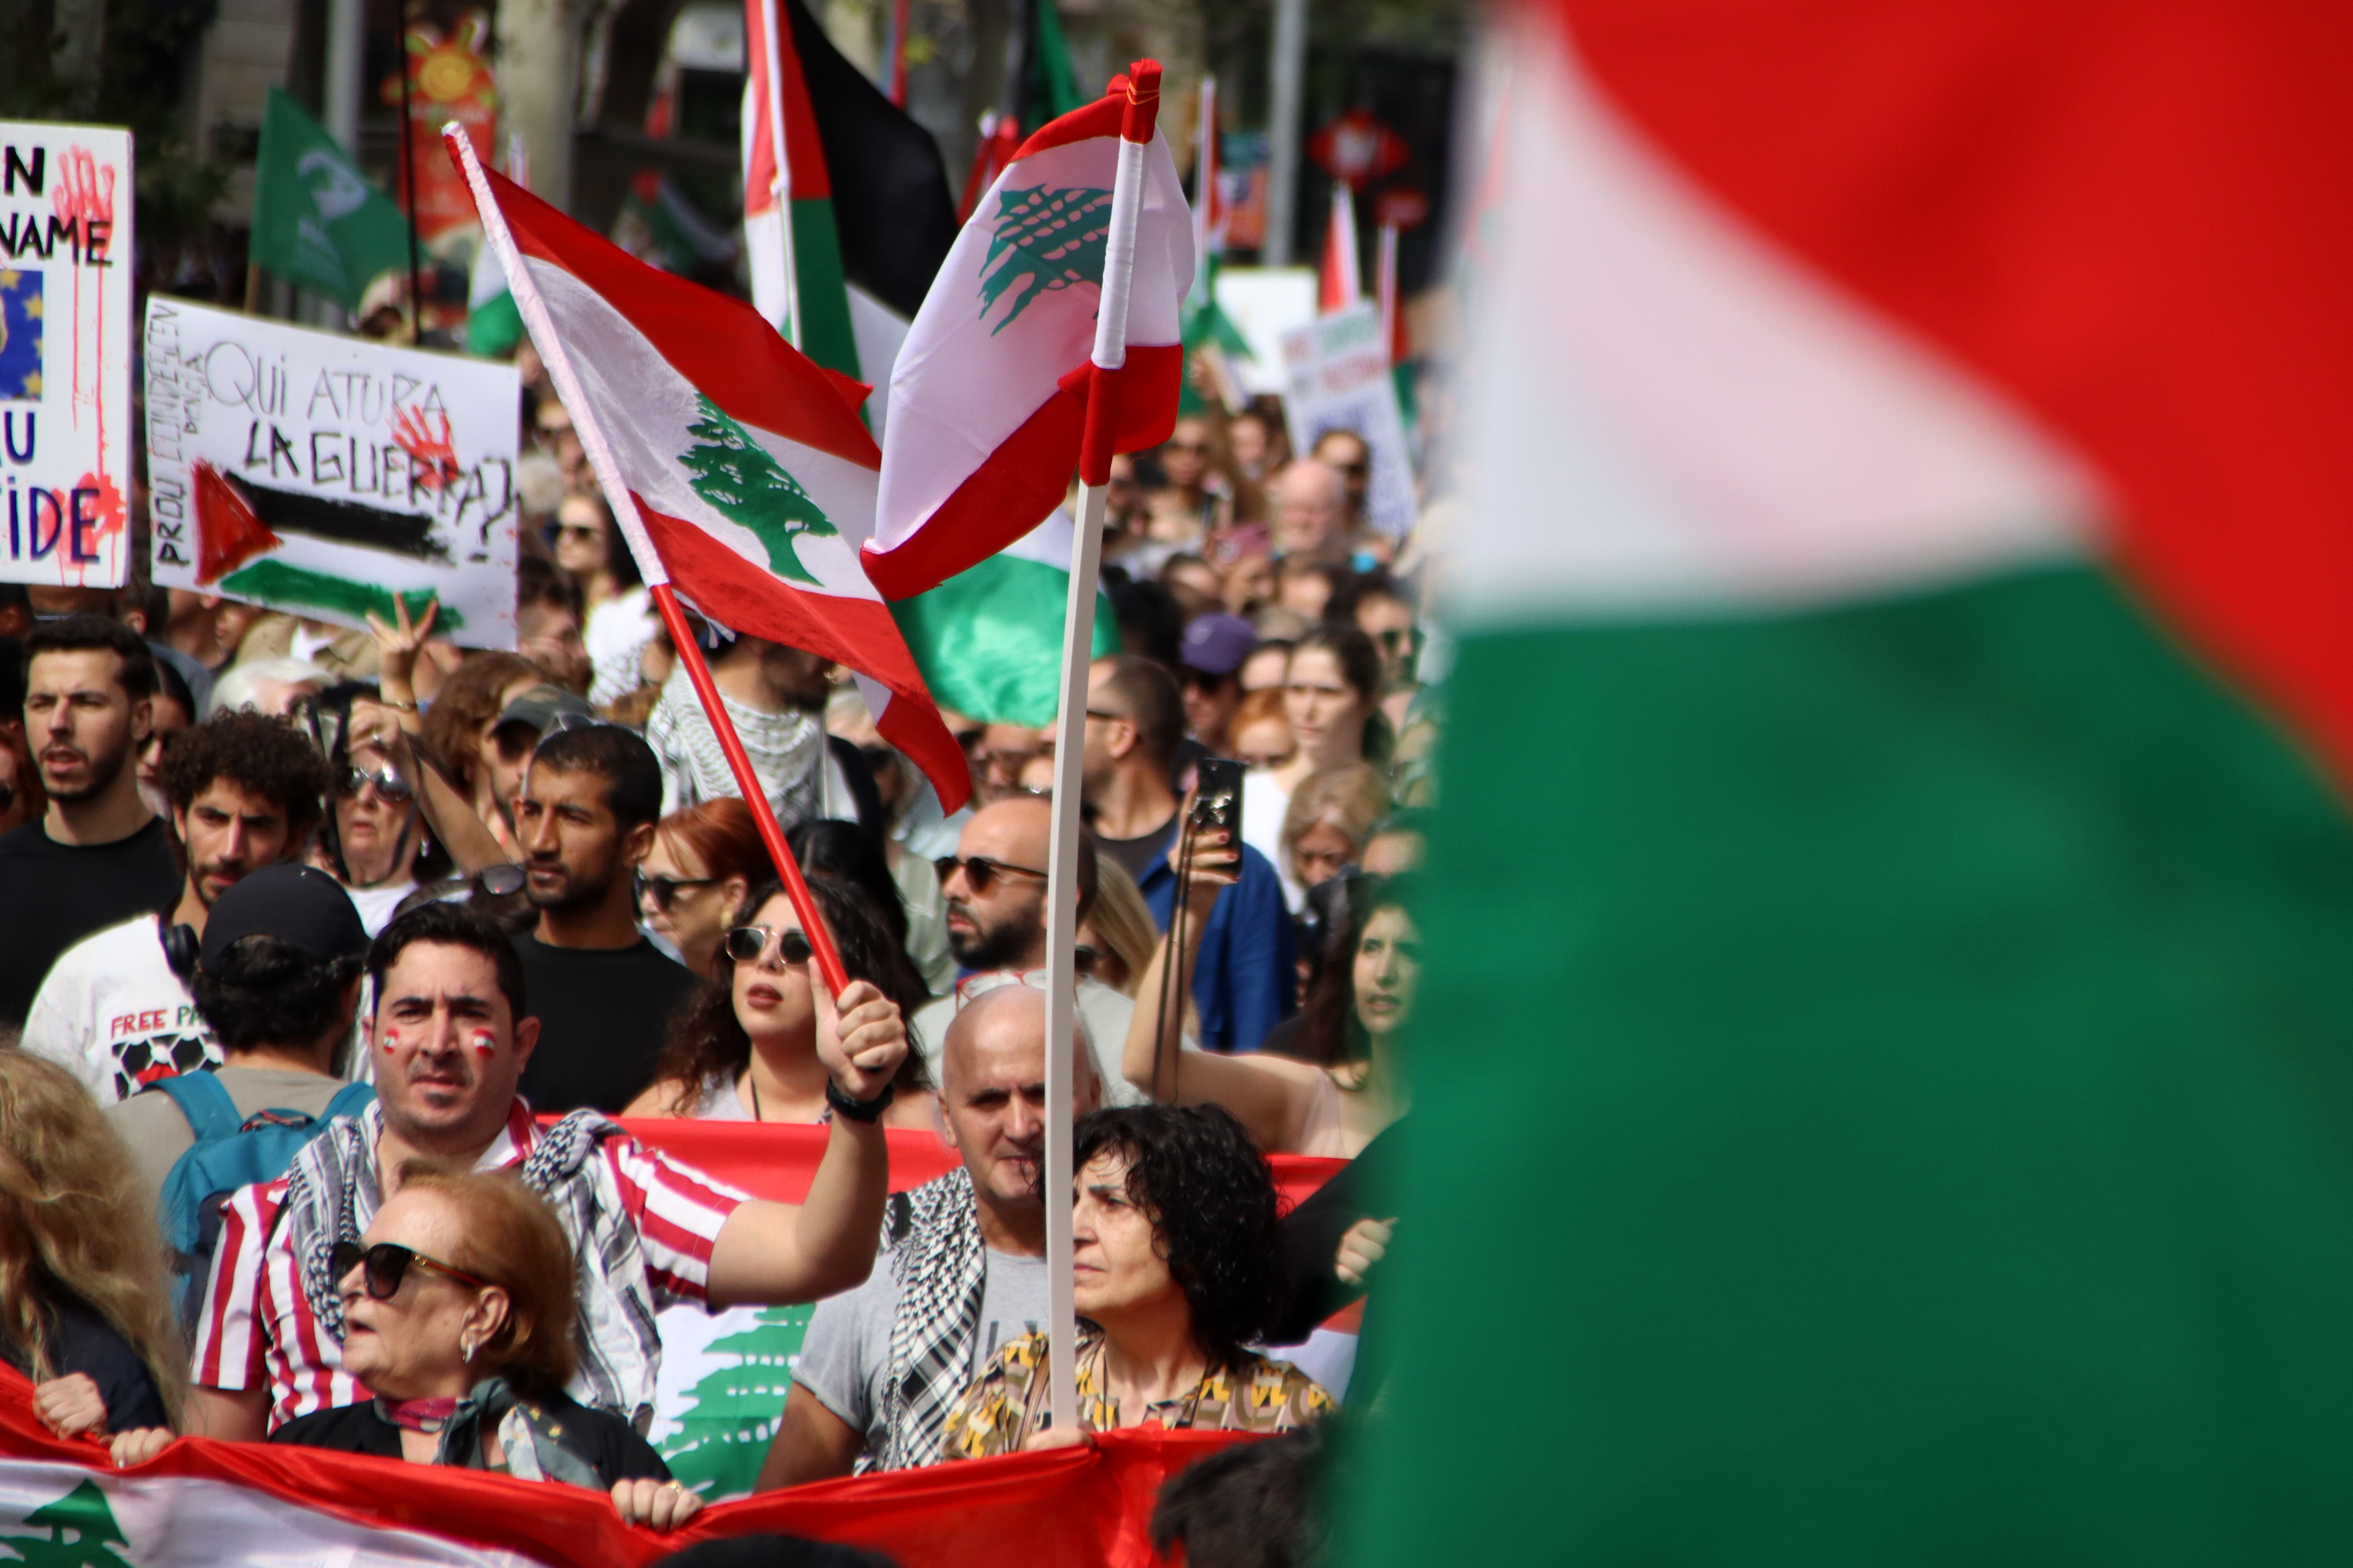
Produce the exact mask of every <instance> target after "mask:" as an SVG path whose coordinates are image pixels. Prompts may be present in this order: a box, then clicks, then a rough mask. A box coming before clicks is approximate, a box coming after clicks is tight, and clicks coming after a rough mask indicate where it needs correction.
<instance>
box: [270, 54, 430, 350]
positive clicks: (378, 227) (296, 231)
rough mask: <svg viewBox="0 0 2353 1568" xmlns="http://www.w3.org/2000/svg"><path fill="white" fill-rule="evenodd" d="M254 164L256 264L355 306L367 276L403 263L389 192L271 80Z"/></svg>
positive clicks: (402, 228)
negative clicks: (369, 178)
mask: <svg viewBox="0 0 2353 1568" xmlns="http://www.w3.org/2000/svg"><path fill="white" fill-rule="evenodd" d="M257 164H258V166H257V168H256V171H255V179H254V191H253V240H252V249H251V252H250V254H251V255H252V257H253V259H254V260H255V261H256V262H257V263H259V265H260V266H262V267H265V268H269V270H270V271H272V272H274V273H276V274H277V275H278V276H279V277H280V278H283V279H287V280H288V281H289V282H291V283H295V284H298V285H300V286H301V287H302V288H305V289H311V290H312V291H313V292H315V293H320V294H324V295H325V296H326V297H327V298H329V299H331V300H335V301H336V302H338V303H339V304H341V305H342V306H343V309H345V310H358V309H359V304H360V297H361V296H362V295H363V294H364V293H365V292H366V291H367V286H368V285H369V284H370V283H372V282H374V281H375V279H377V278H378V277H380V276H381V275H383V274H384V273H386V272H389V271H392V270H394V269H395V268H402V267H406V266H407V265H408V220H407V219H406V218H405V217H403V216H401V213H400V209H399V208H398V207H396V206H395V205H393V203H392V198H391V197H389V196H387V195H385V194H384V193H383V192H382V191H380V190H378V189H376V188H375V186H374V185H372V184H368V182H367V179H366V177H365V176H364V175H363V174H361V173H360V171H359V166H358V165H357V164H355V163H353V162H352V161H351V158H350V157H349V156H348V155H347V154H345V153H344V152H343V149H342V148H341V147H339V146H337V145H336V144H335V139H334V138H333V137H332V136H330V135H328V134H327V132H326V131H325V129H324V128H323V127H322V126H321V125H320V124H319V122H318V121H315V120H313V119H311V117H310V116H309V115H307V114H305V113H303V112H302V107H301V105H300V104H298V103H296V102H295V101H294V100H292V99H291V98H290V97H288V96H287V95H286V94H285V93H284V92H283V91H281V90H280V89H277V88H274V87H273V88H271V89H269V110H268V112H267V113H266V114H265V115H264V116H263V117H262V121H261V153H260V156H259V159H258V160H257Z"/></svg>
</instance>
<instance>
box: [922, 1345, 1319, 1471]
mask: <svg viewBox="0 0 2353 1568" xmlns="http://www.w3.org/2000/svg"><path fill="white" fill-rule="evenodd" d="M1103 1349H1104V1342H1103V1331H1101V1330H1099V1329H1082V1330H1081V1331H1080V1333H1079V1425H1080V1426H1083V1427H1085V1428H1086V1429H1087V1430H1088V1431H1090V1432H1101V1431H1105V1430H1107V1429H1109V1428H1110V1427H1112V1426H1115V1425H1116V1424H1117V1422H1116V1419H1115V1417H1114V1415H1113V1408H1112V1402H1111V1397H1110V1395H1109V1394H1108V1393H1106V1392H1105V1383H1106V1381H1107V1380H1106V1379H1105V1377H1104V1373H1103ZM1047 1382H1048V1379H1047V1376H1046V1336H1045V1334H1044V1333H1042V1332H1039V1333H1029V1334H1023V1335H1022V1336H1021V1337H1020V1338H1018V1339H1015V1340H1008V1341H1007V1342H1005V1343H1004V1344H1002V1345H1000V1346H998V1347H997V1353H996V1354H995V1355H993V1356H991V1357H989V1358H988V1363H987V1365H986V1366H984V1367H982V1368H981V1369H980V1375H979V1376H977V1377H976V1378H974V1379H973V1381H972V1386H971V1387H969V1388H967V1389H965V1391H964V1393H963V1394H962V1395H961V1396H959V1397H958V1398H957V1400H956V1402H955V1407H954V1408H953V1409H951V1410H950V1411H949V1412H948V1426H947V1436H946V1439H945V1442H944V1445H943V1448H944V1453H945V1455H946V1457H947V1458H951V1459H986V1458H989V1457H990V1456H991V1455H995V1454H1012V1453H1018V1452H1019V1451H1020V1447H1021V1445H1022V1443H1023V1442H1024V1441H1025V1440H1026V1439H1027V1438H1028V1437H1029V1435H1030V1434H1031V1433H1033V1432H1036V1431H1039V1430H1040V1429H1042V1428H1044V1427H1047V1426H1052V1425H1053V1424H1054V1418H1053V1410H1052V1404H1051V1400H1050V1396H1049V1394H1048V1392H1047ZM1333 1408H1334V1405H1333V1403H1332V1396H1331V1395H1330V1394H1326V1393H1324V1391H1323V1390H1322V1389H1321V1388H1318V1387H1317V1386H1316V1385H1315V1380H1314V1378H1311V1377H1309V1376H1308V1375H1307V1374H1306V1373H1303V1372H1302V1371H1300V1370H1299V1369H1298V1368H1297V1367H1295V1366H1293V1365H1292V1364H1291V1363H1289V1362H1287V1361H1269V1360H1268V1359H1267V1358H1266V1357H1264V1356H1262V1355H1255V1354H1252V1353H1251V1352H1249V1351H1244V1352H1242V1354H1241V1360H1240V1362H1239V1363H1237V1364H1235V1365H1233V1366H1230V1367H1224V1368H1220V1369H1219V1370H1218V1371H1215V1372H1211V1373H1207V1374H1205V1375H1204V1376H1203V1377H1202V1379H1201V1381H1200V1382H1199V1383H1198V1384H1194V1386H1193V1391H1192V1392H1191V1393H1189V1394H1185V1395H1183V1396H1181V1397H1179V1398H1176V1399H1169V1400H1164V1401H1162V1402H1161V1403H1159V1404H1157V1405H1151V1406H1149V1407H1148V1408H1146V1409H1145V1413H1144V1418H1143V1421H1137V1422H1134V1423H1132V1425H1134V1426H1142V1425H1143V1424H1144V1422H1145V1421H1157V1422H1159V1423H1160V1425H1161V1426H1166V1427H1167V1428H1169V1429H1170V1430H1172V1431H1176V1430H1185V1429H1188V1428H1189V1429H1192V1430H1196V1431H1203V1432H1288V1431H1290V1430H1291V1429H1292V1428H1293V1427H1294V1426H1304V1425H1305V1424H1306V1423H1308V1422H1310V1421H1313V1420H1314V1419H1315V1418H1316V1417H1318V1416H1320V1415H1329V1414H1331V1412H1332V1410H1333Z"/></svg>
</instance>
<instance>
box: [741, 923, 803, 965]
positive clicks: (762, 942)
mask: <svg viewBox="0 0 2353 1568" xmlns="http://www.w3.org/2000/svg"><path fill="white" fill-rule="evenodd" d="M771 936H774V937H775V938H776V955H777V956H778V957H779V958H782V959H783V960H784V961H785V962H786V963H790V964H794V965H796V966H797V965H799V964H804V963H807V962H808V961H809V960H810V959H811V958H813V957H815V956H816V954H817V949H815V948H813V947H811V946H810V945H809V939H808V935H807V932H805V931H769V930H768V928H767V927H766V926H734V927H731V928H730V929H729V931H728V932H727V956H728V957H730V958H732V959H733V960H734V961H735V962H736V963H758V962H759V960H760V955H761V954H762V953H764V952H767V951H768V939H769V938H770V937H771Z"/></svg>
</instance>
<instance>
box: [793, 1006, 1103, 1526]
mask: <svg viewBox="0 0 2353 1568" xmlns="http://www.w3.org/2000/svg"><path fill="white" fill-rule="evenodd" d="M1085 1044H1086V1041H1085V1035H1084V1032H1083V1028H1082V1030H1081V1032H1080V1034H1079V1038H1078V1045H1079V1047H1080V1048H1079V1050H1078V1051H1077V1053H1076V1057H1075V1059H1074V1063H1073V1067H1074V1070H1075V1072H1076V1074H1077V1077H1076V1080H1075V1082H1074V1083H1073V1085H1072V1091H1073V1099H1074V1100H1075V1101H1076V1113H1077V1114H1078V1115H1080V1116H1083V1115H1085V1114H1086V1113H1087V1112H1088V1111H1090V1110H1093V1109H1094V1108H1095V1105H1096V1102H1097V1100H1098V1099H1099V1098H1100V1089H1099V1083H1100V1080H1099V1079H1098V1078H1097V1076H1096V1074H1095V1071H1094V1068H1093V1058H1092V1055H1091V1054H1090V1053H1089V1052H1088V1051H1087V1050H1086V1048H1085ZM941 1068H942V1079H941V1085H940V1110H941V1130H940V1135H941V1137H942V1139H943V1140H944V1141H945V1142H946V1143H947V1144H948V1146H949V1147H951V1148H953V1149H954V1150H955V1151H956V1152H957V1153H958V1154H959V1155H961V1156H962V1157H963V1159H964V1165H963V1168H962V1169H960V1170H956V1171H951V1172H950V1173H947V1174H946V1175H944V1176H942V1177H940V1178H939V1179H938V1180H936V1181H932V1182H926V1183H925V1184H923V1185H922V1186H920V1187H917V1188H916V1189H915V1190H914V1191H913V1192H912V1193H906V1194H893V1196H892V1199H891V1206H890V1209H889V1211H888V1213H887V1214H886V1215H885V1216H884V1219H883V1226H882V1228H883V1237H882V1245H883V1247H884V1248H885V1251H884V1253H883V1255H882V1258H881V1261H880V1264H879V1266H878V1267H877V1268H875V1270H874V1272H873V1273H872V1274H871V1275H870V1276H869V1277H868V1278H867V1281H866V1283H865V1284H863V1285H861V1286H860V1287H859V1288H858V1289H854V1290H851V1291H849V1292H848V1293H846V1294H844V1295H840V1296H836V1297H833V1298H832V1299H831V1300H826V1301H821V1302H819V1303H818V1309H817V1312H816V1314H815V1315H814V1316H813V1317H812V1318H811V1319H810V1321H809V1328H808V1337H807V1339H805V1340H804V1341H802V1342H801V1353H800V1359H799V1361H798V1362H797V1363H795V1365H794V1368H793V1386H792V1392H791V1393H790V1394H787V1395H786V1399H785V1416H784V1420H783V1422H782V1423H781V1424H780V1425H779V1426H777V1428H776V1440H775V1441H774V1442H773V1443H771V1444H770V1445H769V1447H768V1458H767V1462H766V1463H765V1464H764V1465H763V1466H762V1467H761V1468H760V1479H759V1484H758V1486H757V1488H756V1489H757V1490H760V1491H767V1490H770V1489H774V1488H776V1487H789V1486H798V1485H799V1484H800V1483H802V1482H803V1481H816V1480H825V1479H830V1478H832V1477H835V1476H846V1475H849V1473H850V1472H851V1471H852V1470H853V1469H885V1470H895V1469H907V1468H913V1467H914V1466H917V1465H928V1464H934V1463H936V1462H938V1460H939V1458H940V1457H941V1455H940V1435H941V1433H942V1431H943V1430H944V1427H945V1426H946V1424H947V1414H948V1408H949V1406H950V1405H954V1404H955V1397H956V1395H957V1394H961V1393H963V1392H964V1390H965V1385H966V1384H969V1383H970V1382H971V1381H972V1379H973V1376H974V1374H975V1373H977V1372H978V1371H979V1369H980V1366H981V1363H983V1362H985V1361H987V1358H988V1357H989V1356H990V1355H992V1354H993V1353H995V1352H996V1349H997V1346H998V1345H999V1344H1001V1343H1003V1342H1005V1341H1007V1340H1008V1339H1011V1338H1013V1337H1015V1336H1016V1335H1019V1334H1025V1333H1028V1332H1029V1331H1032V1330H1034V1329H1036V1328H1038V1327H1039V1325H1040V1324H1042V1323H1043V1322H1044V1321H1045V1318H1046V1262H1045V1252H1046V1205H1045V1202H1044V1200H1043V1199H1042V1198H1041V1197H1040V1196H1039V1193H1038V1190H1037V1186H1038V1168H1039V1162H1040V1161H1041V1160H1043V1159H1044V1157H1045V1148H1046V997H1045V994H1044V993H1043V992H1040V991H1037V990H1034V989H1032V988H1031V987H1029V986H1027V985H1020V984H1014V985H1002V986H999V987H997V989H995V990H992V991H987V992H984V993H982V994H980V995H977V996H976V997H974V998H973V999H972V1000H971V1001H970V1002H969V1003H967V1004H966V1005H965V1007H964V1009H963V1011H961V1012H959V1013H958V1014H956V1016H955V1022H954V1023H953V1024H951V1025H949V1026H948V1029H947V1038H946V1041H945V1043H944V1046H943V1047H942V1049H941Z"/></svg>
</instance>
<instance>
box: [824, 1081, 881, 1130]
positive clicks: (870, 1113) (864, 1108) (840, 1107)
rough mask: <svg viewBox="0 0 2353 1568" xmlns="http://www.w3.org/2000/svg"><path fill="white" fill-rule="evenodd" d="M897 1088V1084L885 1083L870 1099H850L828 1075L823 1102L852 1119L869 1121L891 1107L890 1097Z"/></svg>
mask: <svg viewBox="0 0 2353 1568" xmlns="http://www.w3.org/2000/svg"><path fill="white" fill-rule="evenodd" d="M898 1090H899V1086H898V1085H897V1084H895V1083H886V1084H884V1085H883V1086H882V1092H881V1093H880V1094H878V1095H876V1096H875V1097H874V1098H873V1099H871V1100H852V1099H850V1098H849V1096H848V1095H846V1094H844V1093H842V1092H841V1086H840V1085H839V1084H838V1083H836V1082H834V1081H833V1079H832V1078H831V1077H830V1076H828V1078H827V1079H826V1080H825V1102H826V1103H827V1104H828V1105H829V1106H831V1107H833V1109H834V1110H837V1111H839V1113H840V1114H842V1115H844V1116H847V1117H849V1120H851V1121H868V1122H871V1121H873V1120H874V1119H875V1118H876V1117H879V1116H881V1114H882V1113H883V1112H884V1111H885V1110H889V1109H890V1108H891V1097H892V1095H894V1094H896V1093H897V1092H898Z"/></svg>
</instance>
